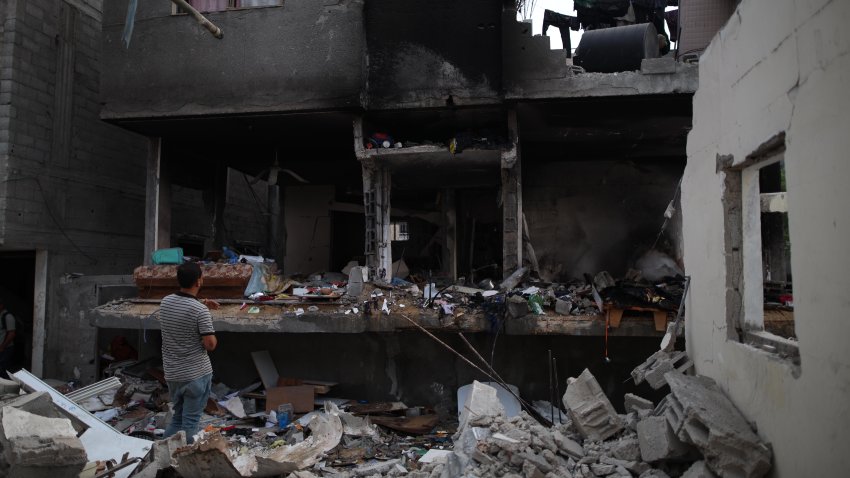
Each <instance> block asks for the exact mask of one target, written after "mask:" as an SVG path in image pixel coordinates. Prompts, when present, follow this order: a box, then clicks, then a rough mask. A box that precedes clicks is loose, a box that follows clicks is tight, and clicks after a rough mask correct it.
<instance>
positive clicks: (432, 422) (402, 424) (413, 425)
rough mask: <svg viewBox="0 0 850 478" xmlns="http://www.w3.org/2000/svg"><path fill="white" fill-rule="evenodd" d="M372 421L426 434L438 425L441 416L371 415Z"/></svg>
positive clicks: (410, 432) (392, 427)
mask: <svg viewBox="0 0 850 478" xmlns="http://www.w3.org/2000/svg"><path fill="white" fill-rule="evenodd" d="M369 419H370V420H371V421H372V423H374V424H376V425H381V426H383V427H387V428H390V429H393V430H397V431H400V432H402V433H409V434H411V435H424V434H426V433H428V432H430V431H431V430H433V429H434V427H435V426H437V423H439V422H440V417H439V416H437V415H421V416H418V417H369Z"/></svg>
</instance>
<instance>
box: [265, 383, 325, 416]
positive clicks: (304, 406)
mask: <svg viewBox="0 0 850 478" xmlns="http://www.w3.org/2000/svg"><path fill="white" fill-rule="evenodd" d="M314 400H315V392H314V391H313V386H312V385H297V386H294V387H273V388H271V389H266V413H268V412H270V411H272V410H277V407H278V405H283V404H284V403H290V404H292V409H293V411H295V413H308V412H312V411H313V408H314V405H313V402H314Z"/></svg>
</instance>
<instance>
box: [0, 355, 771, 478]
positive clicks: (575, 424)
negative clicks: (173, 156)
mask: <svg viewBox="0 0 850 478" xmlns="http://www.w3.org/2000/svg"><path fill="white" fill-rule="evenodd" d="M681 355H682V353H681V352H671V353H667V352H663V351H661V352H658V353H656V354H654V355H653V356H652V357H650V358H649V359H648V360H647V362H646V363H644V364H642V365H641V366H639V367H637V368H636V369H635V372H633V376H634V378H635V380H636V381H639V380H647V381H648V382H650V383H651V385H652V386H653V388H656V389H660V388H662V387H669V389H670V393H669V394H668V395H667V396H666V397H665V398H664V399H662V400H661V401H660V402H659V403H657V404H655V403H653V402H651V401H649V400H646V399H643V398H641V397H638V396H635V395H631V394H627V395H626V397H625V403H624V408H625V411H626V413H625V414H619V413H617V412H616V411H615V409H614V407H613V405H612V404H611V403H610V401H609V400H608V398H607V397H606V396H605V394H604V393H603V391H602V389H601V388H600V386H599V384H598V383H597V381H596V379H595V377H594V376H593V375H592V374H591V373H590V372H589V371H588V370H585V371H584V372H583V373H582V374H580V375H579V376H578V377H576V378H570V379H569V380H568V385H567V389H566V392H565V393H564V396H563V399H562V400H563V403H562V405H563V408H561V409H560V410H561V411H562V412H560V413H555V414H554V416H552V414H549V417H548V420H547V419H546V418H543V417H542V416H541V415H546V413H540V412H542V411H544V412H545V411H549V410H551V408H549V407H550V404H548V402H543V403H541V402H537V403H535V405H534V406H533V408H531V409H529V410H528V411H529V412H530V414H529V413H527V412H526V411H520V412H519V413H518V414H516V415H514V416H507V413H506V411H505V410H506V409H505V406H504V403H503V400H504V399H505V397H503V396H502V397H500V396H499V394H498V393H497V390H496V388H494V387H493V386H490V385H488V384H484V383H480V382H474V383H473V384H472V385H471V386H470V388H469V391H468V394H467V395H466V397H467V398H466V401H465V403H462V404H459V410H460V416H459V419H458V420H457V421H455V420H452V419H450V420H448V421H446V420H445V417H443V419H440V417H438V416H437V415H436V414H434V413H432V411H430V410H429V409H427V408H424V407H413V408H408V407H407V406H405V405H404V404H402V403H400V402H396V403H385V404H357V403H344V402H343V401H335V400H328V401H325V402H324V405H323V406H322V407H321V409H320V410H316V411H313V412H310V413H308V414H305V415H303V416H300V417H298V418H297V419H295V420H293V421H292V422H290V423H288V424H286V423H279V422H277V421H275V420H273V418H274V417H272V416H270V414H266V413H265V412H263V411H259V412H258V411H256V410H255V408H256V403H255V400H254V399H252V398H245V396H244V395H250V394H252V393H253V392H252V390H251V389H250V388H249V389H245V390H241V391H239V390H235V391H234V390H229V389H228V388H227V387H226V386H224V385H221V384H219V385H218V386H217V387H216V394H217V396H216V400H212V401H211V402H210V407H209V408H208V410H207V411H208V412H209V414H205V416H204V420H203V421H202V423H203V425H202V430H201V431H200V432H199V433H198V435H197V436H196V437H195V438H196V440H195V443H194V444H192V445H187V442H186V437H185V436H184V435H183V434H182V432H181V433H180V434H178V435H176V436H174V437H171V438H169V439H166V440H158V441H155V442H147V443H150V444H151V446H149V447H144V449H145V450H147V449H151V450H150V452H149V453H148V452H145V453H144V454H142V455H140V456H138V457H137V458H133V457H132V456H129V457H127V456H125V457H121V456H116V457H114V458H113V459H111V460H102V459H94V457H95V455H97V453H98V452H100V451H102V450H97V449H95V448H100V447H101V446H102V441H103V440H101V443H95V442H93V441H92V440H90V439H88V438H87V435H86V433H88V432H87V431H86V423H88V424H89V426H92V423H93V422H92V421H91V419H94V417H92V416H90V415H89V419H88V421H87V419H86V416H85V415H86V414H87V413H88V412H83V411H80V410H79V409H83V408H89V409H91V410H92V411H94V412H95V413H98V414H99V415H100V417H101V418H102V419H103V420H104V421H106V422H107V423H109V424H110V425H111V427H109V426H106V425H103V424H102V423H101V426H104V427H105V428H108V429H109V433H113V434H114V435H110V436H115V437H124V436H126V435H131V436H136V437H145V438H149V439H155V438H157V435H159V434H161V428H160V427H162V426H164V425H165V423H166V422H167V420H168V418H167V412H166V410H168V405H167V391H166V390H167V389H164V388H163V387H162V386H161V384H160V383H159V382H157V381H155V380H153V381H152V380H145V379H140V378H138V377H133V376H129V375H123V374H120V373H119V374H118V375H119V376H120V377H121V378H118V377H114V378H112V379H109V380H106V381H104V382H99V383H98V384H95V385H92V386H90V387H87V388H83V389H80V390H76V391H72V392H70V393H69V394H68V395H61V394H59V393H58V392H56V390H52V391H51V393H46V392H45V391H40V392H37V393H33V390H27V387H22V384H26V383H28V382H25V381H23V380H20V381H21V383H15V382H10V381H2V382H0V474H3V475H9V476H48V475H49V476H56V477H64V476H68V477H76V476H96V475H97V474H103V473H105V472H107V471H108V470H107V468H114V469H115V470H123V471H121V472H119V473H123V474H119V473H116V475H115V476H119V477H123V476H138V477H143V478H147V477H164V476H173V477H182V478H201V477H206V476H217V477H218V476H222V477H234V478H238V477H270V476H284V477H285V476H292V477H296V478H308V477H313V476H326V477H339V478H349V477H351V478H353V477H384V476H386V477H395V476H407V477H411V478H426V477H427V478H438V477H439V478H451V477H461V476H463V477H510V478H519V477H522V478H554V477H568V478H569V477H577V478H591V477H624V478H625V477H640V478H651V477H656V478H662V477H671V478H675V477H685V478H697V477H713V476H724V477H725V476H731V477H742V478H757V477H761V476H764V475H765V474H766V473H767V472H768V471H769V470H770V466H771V460H772V451H771V448H770V446H769V445H768V444H765V443H764V442H762V441H761V440H760V438H759V437H758V435H757V434H756V433H755V432H754V431H753V430H752V428H751V425H750V423H749V422H748V421H747V420H746V418H745V417H744V416H743V415H742V414H741V413H740V412H739V411H738V410H737V409H736V408H735V406H734V405H733V404H732V403H731V401H730V400H729V399H728V398H727V397H726V395H725V394H724V393H723V392H722V391H721V390H720V388H719V387H718V386H717V384H715V383H714V381H713V380H711V379H709V378H706V377H701V376H693V375H685V374H683V373H682V370H685V369H686V368H687V367H688V365H687V364H686V365H685V366H684V367H680V366H677V365H675V364H677V363H678V362H679V361H680V360H681ZM685 358H686V357H685ZM154 375H155V372H154ZM44 386H45V387H47V385H46V384H45V385H44ZM27 392H30V393H27ZM51 396H52V397H53V399H51ZM72 398H73V399H75V400H78V402H74V401H72V400H71V399H72ZM515 398H516V399H517V400H518V401H522V400H521V399H520V398H519V397H515ZM54 400H60V402H61V403H54ZM337 403H339V406H338V405H337ZM69 404H70V406H69ZM559 405H560V404H559ZM535 417H536V418H535ZM553 418H557V419H555V420H553ZM95 421H96V420H95ZM552 421H554V422H555V424H554V425H553V424H551V422H552ZM98 423H100V422H98ZM379 424H380V425H379ZM122 433H123V434H122ZM136 442H139V440H136ZM142 443H144V442H142ZM139 460H141V462H139ZM122 466H123V467H124V468H121V467H122ZM84 470H85V471H84ZM81 471H84V473H83V474H81ZM131 471H132V474H129V473H130V472H131ZM107 474H108V473H107ZM103 476H106V475H103Z"/></svg>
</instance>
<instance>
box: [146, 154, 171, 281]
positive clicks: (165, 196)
mask: <svg viewBox="0 0 850 478" xmlns="http://www.w3.org/2000/svg"><path fill="white" fill-rule="evenodd" d="M149 142H150V144H149V149H148V162H147V166H148V167H147V173H148V174H147V186H146V200H145V257H144V261H145V264H150V263H151V254H152V253H153V251H155V250H157V249H163V248H166V247H170V245H171V181H170V178H169V177H168V174H167V172H166V171H165V169H164V168H163V161H162V139H161V138H150V140H149Z"/></svg>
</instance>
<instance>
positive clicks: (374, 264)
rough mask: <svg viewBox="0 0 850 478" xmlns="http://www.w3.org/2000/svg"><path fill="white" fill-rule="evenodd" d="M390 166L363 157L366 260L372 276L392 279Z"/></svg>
mask: <svg viewBox="0 0 850 478" xmlns="http://www.w3.org/2000/svg"><path fill="white" fill-rule="evenodd" d="M391 187H392V179H391V174H390V172H389V170H388V169H387V168H386V167H384V166H381V165H378V164H374V163H373V162H368V161H363V205H364V207H365V212H366V217H365V219H366V251H365V252H366V260H367V266H368V267H369V275H370V277H371V278H372V279H373V280H378V281H382V282H389V281H391V280H392V263H393V258H392V240H391V239H392V238H391V237H390V190H391Z"/></svg>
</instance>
